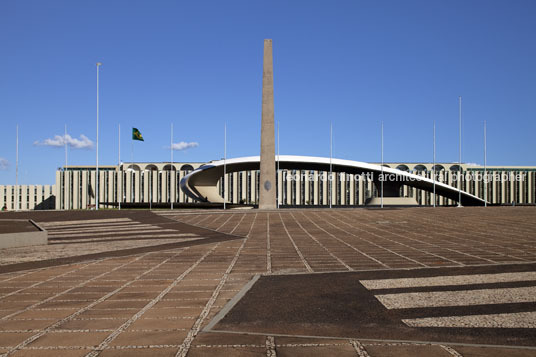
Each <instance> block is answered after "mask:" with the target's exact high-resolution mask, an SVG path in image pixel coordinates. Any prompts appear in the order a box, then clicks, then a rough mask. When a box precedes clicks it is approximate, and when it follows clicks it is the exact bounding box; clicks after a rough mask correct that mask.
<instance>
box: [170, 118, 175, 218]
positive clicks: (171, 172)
mask: <svg viewBox="0 0 536 357" xmlns="http://www.w3.org/2000/svg"><path fill="white" fill-rule="evenodd" d="M170 143H171V144H170V145H169V148H170V151H171V166H170V169H171V170H170V171H169V183H170V184H171V183H172V182H173V180H172V176H173V175H174V174H173V123H171V141H170ZM169 194H170V195H171V197H170V198H169V200H170V202H171V209H173V201H174V200H175V198H174V196H173V186H171V187H170V188H169Z"/></svg>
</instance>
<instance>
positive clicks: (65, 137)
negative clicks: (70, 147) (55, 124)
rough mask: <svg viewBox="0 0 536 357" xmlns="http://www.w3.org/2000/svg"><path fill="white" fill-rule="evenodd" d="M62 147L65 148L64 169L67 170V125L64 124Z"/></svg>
mask: <svg viewBox="0 0 536 357" xmlns="http://www.w3.org/2000/svg"><path fill="white" fill-rule="evenodd" d="M63 145H64V146H65V169H67V124H65V134H64V136H63Z"/></svg>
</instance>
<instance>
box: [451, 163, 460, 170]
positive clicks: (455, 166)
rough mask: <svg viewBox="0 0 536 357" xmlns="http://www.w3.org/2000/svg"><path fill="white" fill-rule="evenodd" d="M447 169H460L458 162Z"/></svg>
mask: <svg viewBox="0 0 536 357" xmlns="http://www.w3.org/2000/svg"><path fill="white" fill-rule="evenodd" d="M449 170H450V171H461V170H460V165H458V164H456V165H452V166H451V167H450V169H449Z"/></svg>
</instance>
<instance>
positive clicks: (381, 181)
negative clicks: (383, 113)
mask: <svg viewBox="0 0 536 357" xmlns="http://www.w3.org/2000/svg"><path fill="white" fill-rule="evenodd" d="M380 185H381V208H383V120H382V177H381V180H380Z"/></svg>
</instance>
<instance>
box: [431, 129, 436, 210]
mask: <svg viewBox="0 0 536 357" xmlns="http://www.w3.org/2000/svg"><path fill="white" fill-rule="evenodd" d="M435 151H436V143H435V120H434V166H432V172H433V175H434V207H435V206H436V193H435V182H436V164H435Z"/></svg>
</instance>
